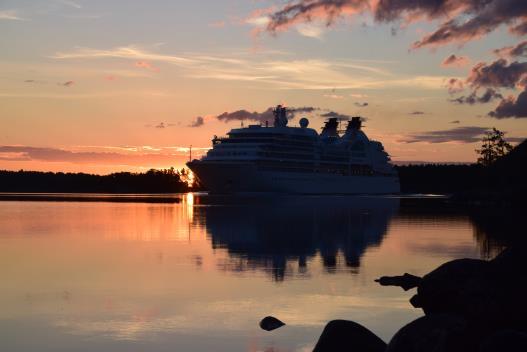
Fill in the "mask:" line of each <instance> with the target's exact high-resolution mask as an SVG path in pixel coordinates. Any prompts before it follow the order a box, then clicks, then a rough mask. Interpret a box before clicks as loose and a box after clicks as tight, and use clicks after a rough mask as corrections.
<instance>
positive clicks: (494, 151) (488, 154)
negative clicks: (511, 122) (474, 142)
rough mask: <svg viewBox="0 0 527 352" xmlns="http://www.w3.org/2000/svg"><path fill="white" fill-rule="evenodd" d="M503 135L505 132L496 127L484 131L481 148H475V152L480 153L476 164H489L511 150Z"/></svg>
mask: <svg viewBox="0 0 527 352" xmlns="http://www.w3.org/2000/svg"><path fill="white" fill-rule="evenodd" d="M504 136H505V132H502V131H500V130H498V129H496V128H492V131H487V132H485V136H484V137H483V141H482V144H481V148H480V149H476V153H478V154H479V155H480V156H479V158H478V164H481V165H484V166H489V165H491V164H492V163H493V162H495V161H496V160H497V159H498V158H500V157H502V156H504V155H505V154H507V153H508V152H510V151H511V150H512V146H511V145H510V144H509V143H508V142H507V141H506V140H505V138H504Z"/></svg>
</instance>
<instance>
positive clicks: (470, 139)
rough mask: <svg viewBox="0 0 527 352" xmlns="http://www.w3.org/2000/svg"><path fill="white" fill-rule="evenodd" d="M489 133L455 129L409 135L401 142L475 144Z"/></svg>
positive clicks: (478, 130)
mask: <svg viewBox="0 0 527 352" xmlns="http://www.w3.org/2000/svg"><path fill="white" fill-rule="evenodd" d="M487 131H489V128H487V127H476V126H467V127H456V128H453V129H450V130H441V131H429V132H422V133H416V134H411V135H410V136H409V138H408V139H406V140H404V141H403V142H406V143H417V142H428V143H447V142H460V143H475V142H479V141H480V140H481V137H482V136H483V134H484V133H485V132H487Z"/></svg>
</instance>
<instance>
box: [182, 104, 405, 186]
mask: <svg viewBox="0 0 527 352" xmlns="http://www.w3.org/2000/svg"><path fill="white" fill-rule="evenodd" d="M342 123H343V121H341V122H340V124H341V125H342ZM287 124H288V112H287V109H286V108H285V107H283V106H281V105H279V106H277V107H276V109H274V123H273V126H269V124H268V123H267V122H266V123H265V124H264V125H261V124H259V125H249V126H248V127H242V128H235V129H232V130H231V131H230V132H229V133H228V134H227V136H226V137H216V136H215V137H214V139H213V140H212V146H213V147H212V149H211V150H209V151H208V152H207V154H206V155H205V156H204V157H203V158H202V159H201V160H192V161H190V162H189V163H188V164H187V165H188V166H189V168H190V169H191V170H192V171H193V172H194V174H195V176H196V177H197V179H198V181H199V182H200V183H201V184H202V185H203V186H204V187H205V188H206V189H207V190H209V191H210V192H214V193H236V192H286V193H301V194H386V193H398V192H399V179H398V176H397V172H396V171H395V170H394V168H393V166H392V165H391V164H390V157H389V155H388V154H387V153H386V151H385V150H384V148H383V146H382V144H381V143H380V142H377V141H373V140H370V139H368V137H367V136H366V134H365V133H364V132H363V131H362V119H361V118H360V117H353V118H352V119H351V120H349V121H344V124H345V125H346V128H345V130H344V131H343V133H339V130H338V128H339V121H338V119H337V118H330V119H328V120H327V121H326V122H325V125H324V127H323V129H322V132H321V133H320V134H318V133H317V131H316V130H314V129H312V128H309V127H308V126H309V121H308V120H307V119H306V118H302V119H300V126H299V127H289V126H287Z"/></svg>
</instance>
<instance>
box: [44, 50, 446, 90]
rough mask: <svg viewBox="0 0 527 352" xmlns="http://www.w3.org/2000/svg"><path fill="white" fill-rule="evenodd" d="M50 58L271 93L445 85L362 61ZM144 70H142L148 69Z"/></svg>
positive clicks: (106, 53) (121, 53)
mask: <svg viewBox="0 0 527 352" xmlns="http://www.w3.org/2000/svg"><path fill="white" fill-rule="evenodd" d="M51 57H52V58H54V59H57V60H89V59H105V58H118V59H123V60H133V61H134V62H145V63H149V65H153V64H152V63H159V64H161V63H163V64H170V65H175V66H177V67H179V68H182V69H184V71H183V74H184V75H185V76H187V77H190V78H195V79H215V80H225V81H244V82H254V83H260V84H262V85H261V87H264V86H267V87H268V88H273V89H277V88H278V89H311V90H332V89H378V88H385V87H418V88H423V89H441V88H442V87H443V86H444V81H446V80H447V77H443V76H401V75H397V74H394V73H392V72H390V71H388V70H386V69H385V68H383V67H382V65H383V63H371V64H368V63H365V62H363V61H361V60H355V61H354V60H327V59H302V60H300V59H290V60H286V59H281V60H276V59H274V60H269V59H267V58H266V57H265V56H263V55H259V56H255V55H254V54H250V53H245V54H243V53H237V54H233V55H231V56H222V55H205V54H201V53H194V54H189V53H187V54H182V55H168V54H161V53H156V52H152V51H148V50H145V49H142V48H139V47H137V46H133V45H131V46H123V47H117V48H114V49H105V50H102V49H90V48H77V49H75V50H73V51H71V52H58V53H56V54H55V55H53V56H51ZM143 67H145V68H146V65H143ZM156 67H157V66H156Z"/></svg>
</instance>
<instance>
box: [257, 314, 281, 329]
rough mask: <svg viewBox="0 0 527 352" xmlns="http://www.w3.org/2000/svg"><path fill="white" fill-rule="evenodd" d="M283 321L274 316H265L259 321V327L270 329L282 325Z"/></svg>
mask: <svg viewBox="0 0 527 352" xmlns="http://www.w3.org/2000/svg"><path fill="white" fill-rule="evenodd" d="M284 325H285V323H284V322H282V321H280V320H278V319H276V318H275V317H270V316H269V317H265V318H263V319H262V320H261V321H260V327H261V328H262V329H263V330H265V331H272V330H275V329H278V328H280V327H282V326H284Z"/></svg>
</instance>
